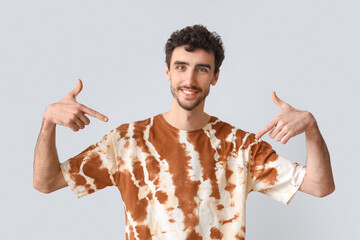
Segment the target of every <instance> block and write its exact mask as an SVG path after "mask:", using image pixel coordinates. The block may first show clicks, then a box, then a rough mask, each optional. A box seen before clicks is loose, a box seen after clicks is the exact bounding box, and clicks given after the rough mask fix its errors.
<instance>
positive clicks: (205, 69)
mask: <svg viewBox="0 0 360 240" xmlns="http://www.w3.org/2000/svg"><path fill="white" fill-rule="evenodd" d="M198 71H199V72H203V73H206V72H208V69H207V68H199V70H198Z"/></svg>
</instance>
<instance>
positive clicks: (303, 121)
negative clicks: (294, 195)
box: [256, 92, 335, 197]
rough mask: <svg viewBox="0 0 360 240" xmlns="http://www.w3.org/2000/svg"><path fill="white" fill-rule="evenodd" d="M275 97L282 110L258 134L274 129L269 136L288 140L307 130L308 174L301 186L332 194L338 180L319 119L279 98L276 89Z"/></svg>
mask: <svg viewBox="0 0 360 240" xmlns="http://www.w3.org/2000/svg"><path fill="white" fill-rule="evenodd" d="M272 98H273V101H274V103H275V104H276V105H278V106H279V107H280V109H281V112H280V114H279V115H278V116H277V117H276V118H274V119H273V120H272V121H271V122H270V123H269V124H267V125H266V126H265V127H264V128H263V129H261V130H260V131H259V132H258V133H257V134H256V138H258V139H259V138H261V137H262V136H263V135H264V134H265V133H267V132H269V131H270V130H271V132H270V133H269V136H270V138H272V139H274V140H276V141H278V142H282V143H283V144H285V143H287V141H289V139H290V138H292V137H294V136H296V135H298V134H301V133H305V137H306V148H307V163H306V174H305V177H304V180H303V182H302V184H301V186H300V189H299V190H300V191H302V192H305V193H308V194H311V195H314V196H317V197H324V196H327V195H329V194H331V193H332V192H333V191H334V190H335V183H334V178H333V174H332V170H331V163H330V154H329V151H328V149H327V146H326V143H325V141H324V139H323V137H322V136H321V133H320V130H319V128H318V125H317V122H316V119H315V118H314V116H313V115H312V114H311V113H310V112H307V111H302V110H298V109H296V108H294V107H292V106H290V105H289V104H287V103H286V102H284V101H282V100H280V99H279V98H278V97H277V96H276V94H275V92H273V96H272Z"/></svg>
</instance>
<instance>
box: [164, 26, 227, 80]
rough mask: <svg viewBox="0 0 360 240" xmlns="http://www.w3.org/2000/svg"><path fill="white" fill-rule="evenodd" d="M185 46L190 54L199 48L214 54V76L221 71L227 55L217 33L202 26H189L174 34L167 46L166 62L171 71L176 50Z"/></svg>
mask: <svg viewBox="0 0 360 240" xmlns="http://www.w3.org/2000/svg"><path fill="white" fill-rule="evenodd" d="M184 45H186V48H185V50H186V51H189V52H191V51H193V50H195V49H199V48H200V49H203V50H205V51H207V52H209V53H210V52H212V53H213V54H214V57H215V71H214V74H216V73H217V72H218V71H219V69H220V66H221V63H222V61H223V60H224V58H225V55H224V47H223V43H222V40H221V37H220V36H219V35H218V34H217V33H216V32H209V30H207V28H206V27H204V26H202V25H194V26H187V27H185V28H183V29H181V30H177V31H175V32H173V33H172V34H171V36H170V38H169V39H168V40H167V42H166V44H165V55H166V58H165V62H166V64H167V66H168V68H169V69H170V60H171V56H172V53H173V51H174V49H175V48H176V47H180V46H184Z"/></svg>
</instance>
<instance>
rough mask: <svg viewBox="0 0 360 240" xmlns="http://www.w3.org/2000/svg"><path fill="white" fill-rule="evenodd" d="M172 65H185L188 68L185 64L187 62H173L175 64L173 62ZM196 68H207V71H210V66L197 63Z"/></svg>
mask: <svg viewBox="0 0 360 240" xmlns="http://www.w3.org/2000/svg"><path fill="white" fill-rule="evenodd" d="M174 65H187V66H189V65H190V64H189V63H187V62H182V61H175V62H174ZM196 67H206V68H208V69H210V70H211V66H210V64H205V63H199V64H196Z"/></svg>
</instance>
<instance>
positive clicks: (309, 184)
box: [300, 119, 335, 197]
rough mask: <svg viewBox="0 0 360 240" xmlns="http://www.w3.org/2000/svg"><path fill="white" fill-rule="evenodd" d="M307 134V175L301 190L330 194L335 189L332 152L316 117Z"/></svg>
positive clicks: (316, 194)
mask: <svg viewBox="0 0 360 240" xmlns="http://www.w3.org/2000/svg"><path fill="white" fill-rule="evenodd" d="M305 136H306V148H307V163H306V175H305V178H304V182H303V184H302V186H301V188H300V190H302V191H304V192H307V193H309V194H312V195H315V196H319V197H323V196H326V195H329V194H330V193H332V192H333V191H334V190H335V184H334V178H333V174H332V169H331V163H330V154H329V151H328V149H327V146H326V143H325V141H324V139H323V137H322V135H321V133H320V130H319V128H318V126H317V123H316V121H315V119H314V122H313V124H311V126H310V127H309V129H308V130H306V131H305Z"/></svg>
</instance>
